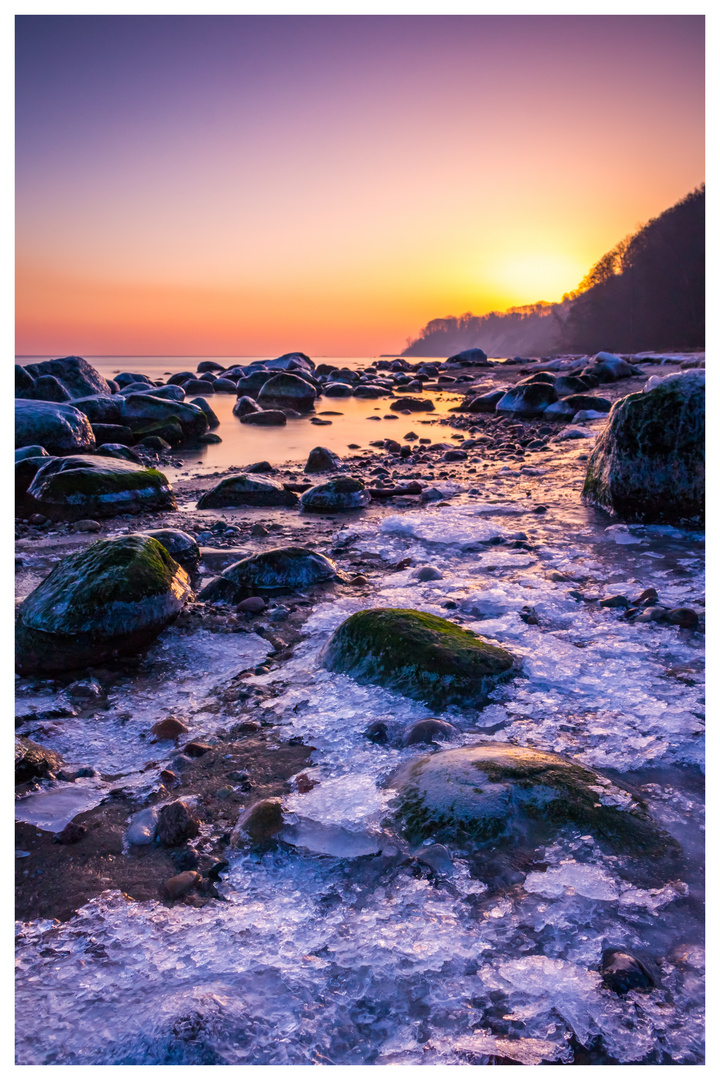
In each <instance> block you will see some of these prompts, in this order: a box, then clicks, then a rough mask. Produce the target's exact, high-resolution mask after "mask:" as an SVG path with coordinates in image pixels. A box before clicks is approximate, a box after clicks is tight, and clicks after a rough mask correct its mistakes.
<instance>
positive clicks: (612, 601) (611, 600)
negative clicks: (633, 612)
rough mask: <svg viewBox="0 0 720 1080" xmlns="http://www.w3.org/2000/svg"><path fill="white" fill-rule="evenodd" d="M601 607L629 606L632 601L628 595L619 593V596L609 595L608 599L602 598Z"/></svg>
mask: <svg viewBox="0 0 720 1080" xmlns="http://www.w3.org/2000/svg"><path fill="white" fill-rule="evenodd" d="M600 607H607V608H628V607H630V601H629V600H628V598H627V596H622V595H620V594H618V595H617V596H608V598H607V600H601V601H600Z"/></svg>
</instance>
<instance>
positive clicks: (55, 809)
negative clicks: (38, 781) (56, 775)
mask: <svg viewBox="0 0 720 1080" xmlns="http://www.w3.org/2000/svg"><path fill="white" fill-rule="evenodd" d="M106 792H107V787H106V786H105V785H100V784H93V783H92V782H88V781H83V780H76V781H75V783H74V784H68V785H67V786H66V787H56V788H50V789H49V790H47V791H38V792H35V793H34V794H32V795H27V796H25V798H23V799H17V800H16V802H15V820H16V821H25V822H27V824H28V825H34V826H35V827H36V828H37V829H42V830H43V831H44V832H52V833H55V832H61V831H62V830H63V829H64V828H65V826H66V825H67V824H69V822H71V821H72V819H73V818H74V817H75V816H76V815H77V814H82V813H83V812H84V811H85V810H92V808H93V807H94V806H99V804H100V803H101V802H102V800H103V798H104V796H105V794H106Z"/></svg>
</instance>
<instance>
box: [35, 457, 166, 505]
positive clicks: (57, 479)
mask: <svg viewBox="0 0 720 1080" xmlns="http://www.w3.org/2000/svg"><path fill="white" fill-rule="evenodd" d="M31 460H32V459H31ZM25 501H26V505H27V508H28V510H33V511H36V512H38V513H42V514H45V515H46V516H47V517H49V518H51V519H52V520H53V521H77V520H79V519H81V518H90V517H94V518H107V517H114V516H115V515H116V514H127V513H128V512H132V511H134V510H163V509H168V510H176V509H177V503H176V502H175V496H174V495H173V492H172V488H171V486H170V484H169V483H168V480H167V477H166V476H165V475H164V474H163V473H161V472H158V470H157V469H149V468H145V467H144V466H141V465H133V464H132V463H131V462H129V461H120V460H118V459H117V458H106V457H99V456H95V457H82V456H80V455H76V456H70V457H63V458H51V459H49V460H48V461H47V463H46V464H44V465H42V466H41V467H40V468H39V469H38V470H37V472H36V473H35V476H34V478H33V480H32V482H31V484H30V486H29V487H28V489H27V494H26V496H25Z"/></svg>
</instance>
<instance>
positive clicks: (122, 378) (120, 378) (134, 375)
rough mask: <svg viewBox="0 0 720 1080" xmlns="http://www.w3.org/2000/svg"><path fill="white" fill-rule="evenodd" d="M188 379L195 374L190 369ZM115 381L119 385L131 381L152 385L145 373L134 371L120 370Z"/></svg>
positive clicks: (124, 384) (126, 384) (121, 385)
mask: <svg viewBox="0 0 720 1080" xmlns="http://www.w3.org/2000/svg"><path fill="white" fill-rule="evenodd" d="M187 375H188V378H189V379H193V378H194V377H195V376H194V375H193V373H192V372H191V371H190V372H188V373H187ZM115 382H116V383H117V384H118V386H119V387H121V388H122V387H124V386H130V384H131V383H144V384H145V386H154V385H155V384H154V383H153V381H152V379H150V378H149V377H148V376H147V375H140V374H139V373H138V372H135V371H120V372H118V374H117V375H116V376H115Z"/></svg>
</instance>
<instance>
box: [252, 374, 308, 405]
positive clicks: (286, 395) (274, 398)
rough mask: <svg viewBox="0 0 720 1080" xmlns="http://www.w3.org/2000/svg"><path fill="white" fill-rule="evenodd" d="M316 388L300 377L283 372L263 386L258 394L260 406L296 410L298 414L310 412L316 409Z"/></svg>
mask: <svg viewBox="0 0 720 1080" xmlns="http://www.w3.org/2000/svg"><path fill="white" fill-rule="evenodd" d="M316 396H317V395H316V391H315V387H314V386H312V385H311V383H309V382H305V380H304V379H301V378H300V376H299V375H292V374H290V373H289V372H283V373H282V374H280V375H273V376H272V378H271V379H268V380H267V382H266V383H264V384H263V386H262V388H261V389H260V392H259V393H258V405H260V406H261V407H262V408H263V409H264V408H277V409H284V408H287V409H296V410H297V411H298V412H300V413H303V412H310V410H311V409H313V408H314V407H315V398H316Z"/></svg>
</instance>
